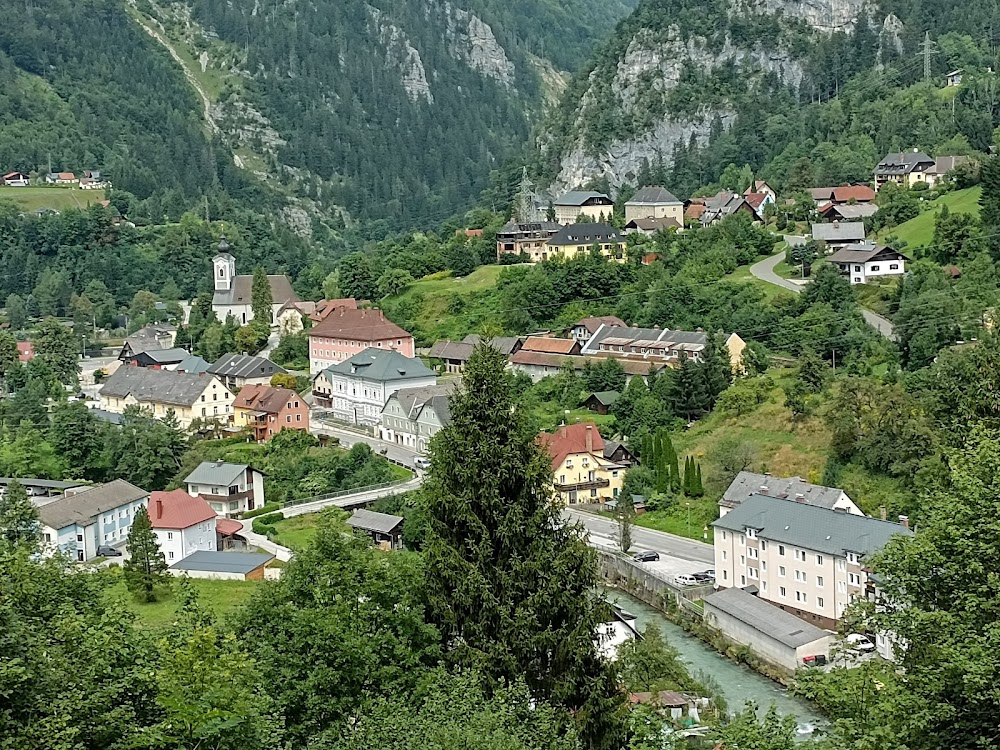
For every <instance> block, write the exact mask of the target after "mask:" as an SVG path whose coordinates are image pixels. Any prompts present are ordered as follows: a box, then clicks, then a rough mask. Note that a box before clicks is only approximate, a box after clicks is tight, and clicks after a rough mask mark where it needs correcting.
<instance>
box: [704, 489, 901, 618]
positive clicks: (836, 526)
mask: <svg viewBox="0 0 1000 750" xmlns="http://www.w3.org/2000/svg"><path fill="white" fill-rule="evenodd" d="M712 525H713V526H714V527H715V571H716V584H717V585H718V586H719V587H720V588H732V587H736V588H742V587H745V586H755V587H757V590H758V596H759V597H760V598H761V599H763V600H765V601H768V602H770V603H771V604H774V605H776V606H778V607H780V608H781V609H783V610H785V611H786V612H790V613H792V614H794V615H796V616H798V617H801V618H802V619H804V620H806V621H808V622H812V623H814V624H816V625H818V626H820V627H824V628H828V629H831V630H833V629H836V625H837V621H838V620H839V619H840V618H841V617H842V616H843V614H844V610H845V609H846V608H847V607H848V605H849V604H851V603H852V602H854V601H855V600H856V599H858V598H861V597H866V596H867V594H868V591H869V580H868V569H867V568H866V566H865V562H864V561H865V558H866V557H867V556H869V555H871V554H872V553H874V552H876V551H878V550H879V549H881V548H882V547H883V546H884V545H885V543H886V542H888V541H889V539H890V538H892V537H893V536H894V535H896V534H910V533H911V532H910V530H909V528H907V527H906V526H903V525H900V524H895V523H890V522H888V521H880V520H877V519H874V518H868V517H866V516H858V515H854V514H851V513H848V512H846V511H845V510H832V509H827V508H822V507H817V506H814V505H808V504H806V503H801V502H795V501H794V500H792V501H789V500H784V499H779V498H774V497H766V496H763V495H751V496H750V497H749V498H747V499H746V500H744V501H743V502H741V503H740V504H739V505H738V506H737V507H735V508H733V509H731V510H730V511H729V512H728V513H727V514H726V515H725V516H723V517H722V518H720V519H718V520H717V521H715V522H714V523H713V524H712Z"/></svg>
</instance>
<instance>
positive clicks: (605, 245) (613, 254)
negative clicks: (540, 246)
mask: <svg viewBox="0 0 1000 750" xmlns="http://www.w3.org/2000/svg"><path fill="white" fill-rule="evenodd" d="M594 244H598V245H599V246H600V248H601V255H603V256H604V257H605V258H607V259H608V260H613V261H616V262H618V263H624V262H625V243H624V242H601V243H593V242H591V243H589V244H583V245H549V244H546V245H545V249H546V254H547V255H548V257H549V258H553V257H555V256H556V255H561V256H562V257H563V258H566V259H567V260H569V259H570V258H575V257H576V256H577V255H585V254H587V253H589V252H590V248H592V247H593V246H594Z"/></svg>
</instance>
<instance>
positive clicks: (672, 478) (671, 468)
mask: <svg viewBox="0 0 1000 750" xmlns="http://www.w3.org/2000/svg"><path fill="white" fill-rule="evenodd" d="M663 439H664V450H665V452H666V454H667V473H668V474H669V476H668V478H667V479H668V485H669V487H670V489H672V490H673V491H674V492H676V491H677V490H678V489H680V473H679V472H678V470H677V451H676V450H674V443H673V441H672V440H671V439H670V434H669V433H667V432H666V431H664V432H663Z"/></svg>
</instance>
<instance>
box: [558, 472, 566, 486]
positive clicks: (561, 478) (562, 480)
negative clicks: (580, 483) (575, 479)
mask: <svg viewBox="0 0 1000 750" xmlns="http://www.w3.org/2000/svg"><path fill="white" fill-rule="evenodd" d="M559 484H566V475H565V474H560V475H559Z"/></svg>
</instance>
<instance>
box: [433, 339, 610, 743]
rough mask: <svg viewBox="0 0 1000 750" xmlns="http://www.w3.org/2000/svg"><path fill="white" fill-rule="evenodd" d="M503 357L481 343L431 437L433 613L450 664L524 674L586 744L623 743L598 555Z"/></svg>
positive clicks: (500, 677) (496, 674)
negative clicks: (555, 489) (568, 511)
mask: <svg viewBox="0 0 1000 750" xmlns="http://www.w3.org/2000/svg"><path fill="white" fill-rule="evenodd" d="M506 364H507V361H506V358H505V357H504V356H503V355H502V354H501V353H500V352H499V351H497V350H496V349H494V348H492V347H489V346H486V345H479V346H477V347H476V349H475V350H474V352H473V354H472V357H471V358H470V360H469V363H468V365H467V366H466V368H465V372H464V375H463V387H462V389H461V390H460V391H459V392H458V393H456V394H455V395H454V396H453V397H452V399H451V423H450V424H449V425H448V426H447V427H445V428H444V429H443V430H441V431H440V432H438V434H437V435H435V436H434V439H433V440H432V441H431V447H430V457H431V465H432V468H431V470H430V473H429V477H428V480H427V482H426V484H425V485H424V488H423V490H422V496H423V499H424V503H425V506H426V510H427V514H428V526H429V530H428V535H427V545H426V553H425V557H426V561H425V571H426V577H427V585H426V589H427V609H428V617H429V618H430V620H431V621H432V622H434V623H435V624H437V626H438V627H439V628H440V630H441V635H442V639H443V643H444V644H446V647H447V648H448V649H449V650H450V656H451V658H452V660H453V661H454V662H456V663H458V664H461V665H465V666H469V667H471V666H475V667H477V668H478V669H479V670H481V671H482V672H483V673H484V674H486V675H488V676H489V677H490V678H491V680H493V681H494V682H493V684H500V683H501V682H506V683H508V684H509V683H513V682H514V681H516V680H518V679H522V678H523V679H525V680H526V681H527V683H528V685H529V687H530V688H531V690H532V692H533V693H534V694H535V695H536V696H538V697H539V698H542V699H546V700H548V701H550V702H552V703H554V704H556V705H560V706H562V707H564V708H565V709H566V710H567V712H568V714H569V715H571V716H572V717H574V719H575V721H576V722H577V726H578V729H579V731H580V733H581V736H582V737H583V739H584V745H585V746H586V747H590V748H618V747H621V746H622V743H623V741H624V738H623V735H622V724H621V714H622V709H623V703H622V695H621V693H620V692H619V690H618V686H617V677H616V675H615V672H614V668H613V667H612V666H611V665H609V664H607V663H605V662H604V661H603V660H602V659H601V657H600V655H599V654H598V653H597V650H596V647H595V645H594V635H595V633H596V629H597V627H598V626H599V625H600V623H601V622H602V621H603V620H604V618H605V617H606V616H607V614H608V607H607V604H606V603H605V602H604V600H603V599H602V597H601V596H600V593H599V591H598V588H597V587H598V575H597V566H596V558H595V555H594V553H593V551H592V550H590V549H588V547H587V546H586V544H584V542H583V540H582V539H581V537H580V531H579V529H578V528H576V527H574V526H568V525H566V524H565V523H564V522H563V520H562V517H561V512H560V508H559V507H558V506H557V505H556V504H555V503H553V502H552V500H553V498H552V468H551V459H550V457H549V455H548V453H547V452H546V451H545V450H544V449H542V448H541V447H540V446H539V445H538V443H537V442H536V436H535V435H534V434H533V432H532V431H531V430H530V428H529V425H528V423H527V422H526V420H525V419H524V416H523V412H522V411H520V410H518V409H517V408H516V404H515V400H514V394H513V392H512V389H511V385H510V382H509V379H508V378H507V377H506V375H505V368H506ZM554 571H558V575H553V572H554Z"/></svg>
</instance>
